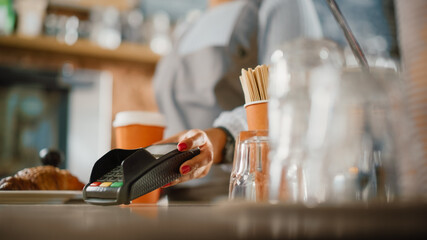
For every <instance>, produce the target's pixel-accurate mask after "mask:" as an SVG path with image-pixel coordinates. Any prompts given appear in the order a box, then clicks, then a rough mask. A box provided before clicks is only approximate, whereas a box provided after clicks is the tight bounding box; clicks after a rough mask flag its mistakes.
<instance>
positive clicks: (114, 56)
mask: <svg viewBox="0 0 427 240" xmlns="http://www.w3.org/2000/svg"><path fill="white" fill-rule="evenodd" d="M0 47H7V48H18V49H26V50H38V51H46V52H55V53H57V54H65V55H73V56H79V57H91V58H97V59H105V60H121V61H132V62H139V63H144V64H147V63H151V64H155V63H157V61H158V60H159V59H160V56H159V55H158V54H156V53H154V52H153V51H151V49H150V47H149V46H147V45H140V44H134V43H122V44H121V45H120V46H119V47H118V48H116V49H114V50H109V49H104V48H101V47H99V46H97V45H96V44H94V43H92V42H91V41H89V40H86V39H79V40H78V41H77V42H76V43H75V44H74V45H71V46H69V45H67V44H65V43H61V42H59V41H57V40H56V38H55V37H50V36H38V37H31V38H30V37H22V36H19V35H10V36H1V37H0Z"/></svg>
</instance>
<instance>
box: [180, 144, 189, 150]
mask: <svg viewBox="0 0 427 240" xmlns="http://www.w3.org/2000/svg"><path fill="white" fill-rule="evenodd" d="M185 149H187V144H185V143H180V144H178V151H184V150H185Z"/></svg>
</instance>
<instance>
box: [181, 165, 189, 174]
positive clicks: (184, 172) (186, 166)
mask: <svg viewBox="0 0 427 240" xmlns="http://www.w3.org/2000/svg"><path fill="white" fill-rule="evenodd" d="M190 171H191V167H190V166H188V165H185V166H183V167H182V168H181V172H182V174H187V173H189V172H190Z"/></svg>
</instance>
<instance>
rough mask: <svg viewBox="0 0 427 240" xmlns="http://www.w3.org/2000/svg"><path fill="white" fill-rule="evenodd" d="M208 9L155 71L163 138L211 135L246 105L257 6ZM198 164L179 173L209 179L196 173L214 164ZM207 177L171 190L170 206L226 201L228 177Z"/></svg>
mask: <svg viewBox="0 0 427 240" xmlns="http://www.w3.org/2000/svg"><path fill="white" fill-rule="evenodd" d="M208 4H209V7H208V9H207V11H206V12H204V13H203V14H202V15H201V16H200V17H198V18H197V19H196V20H194V21H192V22H190V23H188V22H187V23H186V24H185V26H177V27H176V31H175V32H174V35H173V49H172V51H171V52H170V53H169V54H168V55H166V56H164V57H163V58H162V59H161V60H160V61H159V63H158V65H157V67H156V71H155V74H154V78H153V81H154V90H155V95H156V100H157V104H158V106H159V110H160V112H161V113H162V114H164V115H165V118H166V125H167V127H166V129H165V134H164V136H165V137H171V136H173V135H175V134H178V133H180V132H182V131H184V130H187V129H207V128H209V127H211V126H212V125H213V121H214V120H215V118H217V117H218V116H219V114H220V113H221V112H223V111H228V110H231V109H233V108H235V107H237V106H241V105H243V103H244V95H243V90H242V88H241V85H240V81H239V75H240V71H241V69H242V68H249V67H252V66H254V65H256V64H257V57H258V51H257V46H258V44H257V30H258V29H257V28H258V6H259V1H258V0H244V1H242V0H235V1H225V0H222V1H218V0H210V1H209V2H208ZM214 130H217V129H214ZM215 132H216V131H215ZM181 146H182V145H181ZM204 149H205V148H202V150H204ZM205 152H206V151H203V152H202V154H201V155H202V156H203V155H204V153H205ZM196 160H197V161H196ZM199 160H200V157H199V158H197V159H195V160H193V162H192V164H191V165H183V166H181V172H183V173H184V172H185V173H188V174H190V175H197V176H200V177H201V176H205V175H206V174H200V172H201V171H202V170H197V169H199V166H200V167H202V166H205V165H207V164H208V165H209V163H211V161H210V160H207V161H205V160H202V161H201V162H200V163H199V162H198V161H199ZM194 161H196V162H194ZM196 163H197V165H195V164H196ZM209 169H210V165H209ZM208 172H209V175H208V176H207V177H205V178H203V179H201V180H199V181H191V182H188V183H186V184H180V186H179V187H176V188H174V189H172V190H169V191H168V192H167V195H168V198H169V200H171V201H174V200H176V201H180V200H187V201H193V200H197V201H211V200H212V199H214V198H216V197H217V196H226V195H227V193H228V187H227V185H228V177H229V176H228V173H227V172H226V171H223V170H222V169H221V167H219V166H217V167H212V169H210V171H205V173H208ZM194 178H197V177H194ZM207 186H208V187H207ZM189 189H191V191H189Z"/></svg>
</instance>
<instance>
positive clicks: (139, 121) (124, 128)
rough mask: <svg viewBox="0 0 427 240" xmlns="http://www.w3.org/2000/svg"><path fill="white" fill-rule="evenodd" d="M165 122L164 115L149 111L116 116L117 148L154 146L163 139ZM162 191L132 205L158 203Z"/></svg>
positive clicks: (120, 113)
mask: <svg viewBox="0 0 427 240" xmlns="http://www.w3.org/2000/svg"><path fill="white" fill-rule="evenodd" d="M165 125H166V124H165V120H164V117H163V115H162V114H160V113H157V112H147V111H125V112H119V113H117V114H116V117H115V119H114V122H113V127H114V129H115V133H116V146H117V148H121V149H136V148H143V147H148V146H150V145H152V144H153V143H155V142H157V141H160V140H162V139H163V131H164V129H165ZM159 196H160V189H156V190H154V191H152V192H150V193H147V194H145V195H143V196H141V197H139V198H137V199H135V200H133V201H132V203H157V201H158V200H159Z"/></svg>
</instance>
